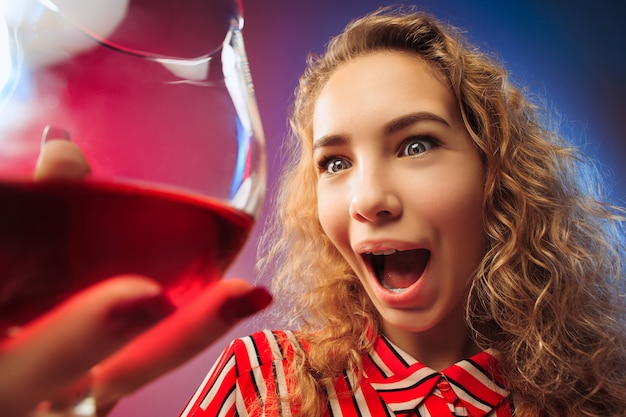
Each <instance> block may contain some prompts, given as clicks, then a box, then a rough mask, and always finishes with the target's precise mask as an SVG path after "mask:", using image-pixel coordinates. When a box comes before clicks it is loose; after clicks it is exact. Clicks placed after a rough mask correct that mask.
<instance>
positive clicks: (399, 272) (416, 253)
mask: <svg viewBox="0 0 626 417" xmlns="http://www.w3.org/2000/svg"><path fill="white" fill-rule="evenodd" d="M363 259H364V260H365V262H368V263H369V264H370V265H371V269H372V271H374V274H375V275H376V277H378V281H379V282H380V284H381V285H382V286H383V287H384V288H386V289H387V290H389V291H392V292H402V291H404V290H405V289H407V288H408V287H410V286H411V285H413V284H414V283H416V282H417V281H418V280H419V279H420V277H421V276H422V274H423V273H424V270H425V269H426V265H427V264H428V260H429V259H430V251H429V250H428V249H414V250H407V251H395V250H394V251H385V252H382V253H366V254H364V255H363Z"/></svg>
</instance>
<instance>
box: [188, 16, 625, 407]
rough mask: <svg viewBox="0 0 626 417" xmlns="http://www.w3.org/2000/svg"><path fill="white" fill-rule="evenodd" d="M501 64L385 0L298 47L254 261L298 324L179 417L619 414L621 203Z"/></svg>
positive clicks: (209, 384) (244, 350)
mask: <svg viewBox="0 0 626 417" xmlns="http://www.w3.org/2000/svg"><path fill="white" fill-rule="evenodd" d="M545 116H546V115H545V114H544V113H543V111H542V110H541V109H540V108H539V107H538V106H536V105H535V104H534V103H531V102H530V101H529V100H528V99H527V98H526V97H525V96H524V95H523V92H522V90H521V89H519V88H517V87H515V86H514V85H512V84H511V83H510V82H509V81H508V79H507V74H506V71H505V70H504V69H503V68H502V67H501V66H499V65H498V64H497V63H495V62H493V61H492V60H491V59H490V58H489V57H487V56H486V55H485V54H483V53H482V52H481V51H479V50H477V49H476V48H474V47H473V46H472V45H469V44H468V43H467V42H466V41H465V40H464V39H463V38H462V37H461V36H460V35H459V33H458V31H457V30H455V29H454V28H452V27H448V26H446V25H443V24H441V23H439V22H437V21H436V20H435V19H433V18H432V17H430V16H428V15H424V14H421V13H415V12H412V11H406V10H405V11H402V10H389V9H387V10H384V11H379V12H376V13H373V14H371V15H369V16H366V17H364V18H361V19H358V20H356V21H354V22H352V23H351V24H350V25H349V26H348V27H347V28H346V29H345V31H344V32H343V33H342V34H340V35H339V36H337V37H336V38H335V39H333V40H332V42H331V43H330V44H329V47H328V49H327V51H326V53H325V54H324V55H323V56H321V57H316V58H315V57H314V58H311V60H310V62H309V64H308V68H307V70H306V72H305V74H304V75H303V77H302V78H301V81H300V86H299V88H298V90H297V94H296V102H295V107H294V110H293V116H292V119H291V122H292V128H293V132H294V134H295V135H294V136H295V138H296V141H295V143H294V144H293V147H290V149H293V150H294V159H293V163H292V164H291V165H290V166H289V167H288V168H287V170H286V171H285V172H284V173H283V175H282V178H283V183H282V188H281V190H280V193H279V195H278V198H277V200H276V211H277V218H276V221H275V225H274V227H273V229H272V230H270V234H269V235H268V239H270V240H269V241H268V242H269V243H268V245H269V246H268V248H269V249H268V251H267V253H266V256H265V258H264V261H265V266H266V267H268V268H273V269H274V270H275V271H276V273H275V281H274V293H275V294H276V295H278V296H280V297H281V298H283V299H284V300H285V303H284V304H283V306H282V307H284V308H283V310H282V312H281V314H283V316H286V317H288V318H289V319H290V320H291V321H290V323H289V326H290V328H293V329H296V330H285V331H264V332H259V333H256V334H253V335H251V336H249V337H247V338H242V339H238V340H235V341H234V342H232V343H231V344H230V346H229V347H228V348H227V349H226V350H225V351H224V353H223V354H222V356H221V357H220V358H219V360H218V361H217V363H216V364H215V366H214V367H213V369H212V370H211V371H210V372H209V374H208V376H207V378H206V380H205V381H204V382H203V383H202V385H201V387H200V388H199V389H198V391H197V392H196V394H195V395H194V397H193V398H192V399H191V401H190V402H189V404H188V406H187V408H186V409H185V411H184V412H183V414H182V415H183V416H195V417H200V416H216V415H219V416H225V415H239V416H245V415H259V416H260V415H268V416H274V415H276V416H278V415H282V416H287V415H300V416H321V415H329V416H357V415H358V416H366V415H367V416H384V415H388V416H392V415H396V416H410V415H417V416H428V415H430V416H450V415H455V416H467V415H469V416H485V415H489V416H498V417H500V416H512V415H515V416H570V415H576V416H623V415H626V353H625V350H624V346H626V344H625V343H626V337H625V331H624V306H623V302H622V301H621V296H620V295H619V294H620V292H619V291H620V290H622V291H623V287H621V285H622V284H620V282H623V276H624V269H623V266H622V265H621V262H623V259H624V234H623V230H622V228H621V227H622V226H621V225H622V223H621V222H622V221H623V216H622V215H621V213H622V211H620V210H619V209H616V208H612V207H610V206H607V205H606V204H603V203H602V202H601V201H600V199H599V197H597V196H595V195H594V194H593V193H590V192H589V190H590V189H591V188H586V186H585V185H583V184H582V182H581V179H582V178H589V176H587V175H583V174H584V173H583V172H582V171H581V170H580V169H579V167H578V166H579V162H581V160H583V159H584V158H583V157H582V156H581V155H579V154H577V152H576V151H575V150H574V149H572V148H571V147H569V146H568V145H567V144H566V143H565V142H563V141H562V140H561V138H559V136H558V135H557V134H556V133H554V132H552V131H551V130H549V129H547V128H546V127H544V124H543V123H542V121H543V119H544V118H545Z"/></svg>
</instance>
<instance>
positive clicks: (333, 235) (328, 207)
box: [317, 187, 346, 246]
mask: <svg viewBox="0 0 626 417" xmlns="http://www.w3.org/2000/svg"><path fill="white" fill-rule="evenodd" d="M343 212H344V210H343V208H342V202H341V200H340V199H338V198H337V196H335V195H334V194H333V193H332V192H330V191H329V190H328V189H327V188H320V187H318V189H317V215H318V218H319V221H320V225H321V226H322V229H323V230H324V233H326V236H328V238H329V239H330V240H331V241H332V242H333V244H334V245H335V246H337V240H338V237H339V236H340V235H341V233H342V231H343V230H342V229H343V228H342V225H343V227H345V225H346V220H345V218H342V213H343Z"/></svg>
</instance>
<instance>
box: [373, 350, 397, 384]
mask: <svg viewBox="0 0 626 417" xmlns="http://www.w3.org/2000/svg"><path fill="white" fill-rule="evenodd" d="M370 357H371V358H372V362H374V363H375V364H376V366H378V367H379V368H380V371H381V372H382V373H383V374H384V375H385V376H386V377H389V376H392V375H393V372H392V371H391V369H389V367H387V364H385V362H384V361H383V360H382V359H381V357H380V356H379V355H378V352H376V351H375V350H372V351H371V352H370Z"/></svg>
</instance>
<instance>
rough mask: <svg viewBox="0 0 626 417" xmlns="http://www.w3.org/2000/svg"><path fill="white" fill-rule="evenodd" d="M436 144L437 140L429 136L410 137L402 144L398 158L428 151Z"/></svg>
mask: <svg viewBox="0 0 626 417" xmlns="http://www.w3.org/2000/svg"><path fill="white" fill-rule="evenodd" d="M436 144H437V140H436V139H434V138H432V137H429V136H412V137H410V138H408V139H406V140H405V141H404V142H402V146H400V150H399V152H398V154H399V156H415V155H420V154H422V153H424V152H426V151H429V150H430V149H432V148H433V147H435V146H436Z"/></svg>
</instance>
